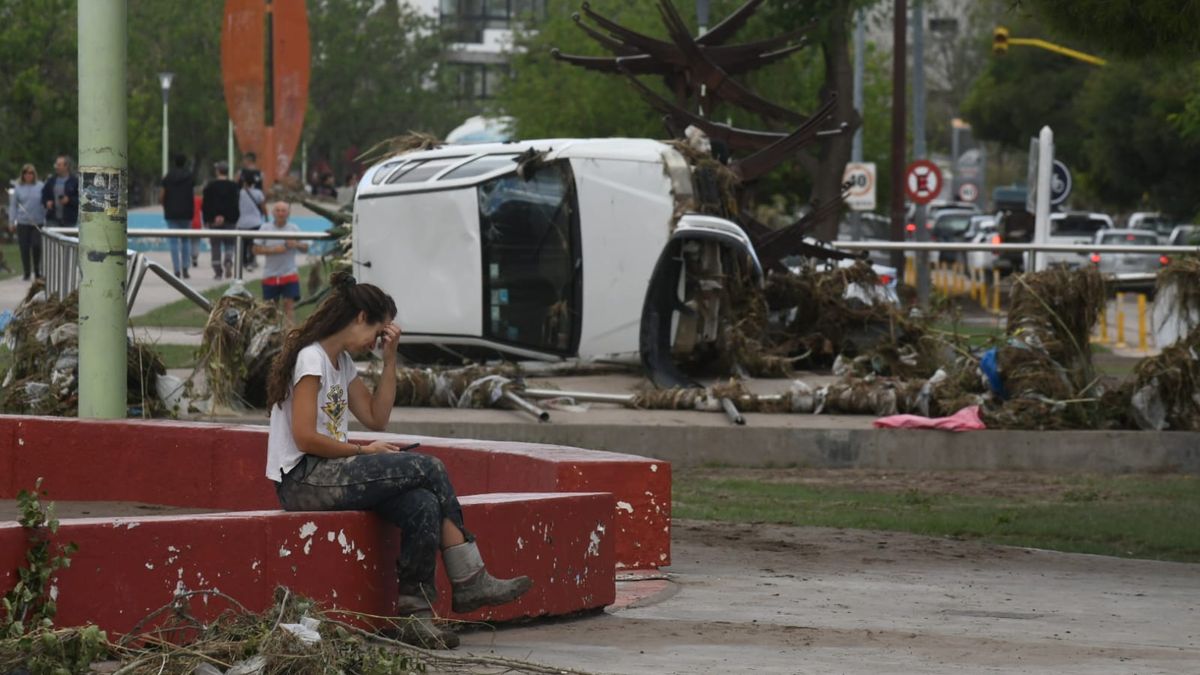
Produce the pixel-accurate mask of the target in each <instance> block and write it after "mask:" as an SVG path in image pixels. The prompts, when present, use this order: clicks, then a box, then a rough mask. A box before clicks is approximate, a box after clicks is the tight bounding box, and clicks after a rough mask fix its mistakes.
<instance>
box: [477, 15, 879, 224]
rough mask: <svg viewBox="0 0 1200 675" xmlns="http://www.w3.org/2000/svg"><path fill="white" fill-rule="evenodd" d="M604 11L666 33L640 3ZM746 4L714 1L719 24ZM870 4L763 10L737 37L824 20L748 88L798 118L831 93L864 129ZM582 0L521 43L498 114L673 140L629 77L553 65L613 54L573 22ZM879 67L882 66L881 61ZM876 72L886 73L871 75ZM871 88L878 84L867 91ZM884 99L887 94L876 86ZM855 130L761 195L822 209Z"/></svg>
mask: <svg viewBox="0 0 1200 675" xmlns="http://www.w3.org/2000/svg"><path fill="white" fill-rule="evenodd" d="M591 4H592V6H593V7H595V9H596V11H598V12H599V13H601V14H604V15H605V16H608V17H610V18H613V19H614V20H616V21H618V22H619V23H621V24H623V25H626V26H628V27H630V28H633V29H635V30H638V31H641V32H645V33H648V34H651V35H659V36H661V35H663V34H664V32H665V31H664V30H663V28H662V25H661V22H660V19H659V17H658V13H657V10H656V8H655V4H654V3H651V2H645V1H635V0H612V1H611V2H603V3H602V2H593V3H591ZM740 4H741V3H740V2H734V1H733V0H728V1H722V2H714V3H713V8H712V12H711V18H712V21H713V22H714V23H715V21H717V20H719V19H720V17H722V16H724V15H725V14H726V13H728V12H730V11H732V10H733V9H734V8H736V7H737V6H738V5H740ZM862 4H870V3H869V2H868V3H864V2H860V1H853V0H820V1H818V2H799V1H796V0H788V1H784V2H777V3H771V4H770V5H764V6H763V8H762V9H760V10H759V13H758V15H757V16H756V17H755V18H754V19H752V20H751V21H750V23H749V24H748V25H747V26H746V27H745V29H744V30H743V31H742V32H740V33H739V34H738V36H737V38H736V39H737V40H738V41H749V40H754V39H761V38H764V37H767V36H769V35H778V34H779V32H781V31H785V30H791V29H793V28H797V27H799V26H802V25H804V24H806V23H807V22H809V21H810V20H813V19H816V20H817V21H818V28H817V30H816V31H815V32H814V35H813V46H812V47H811V48H809V49H806V50H802V51H801V52H800V53H798V54H795V55H793V56H791V57H789V58H788V59H786V60H784V61H783V62H780V63H778V64H774V65H772V66H769V67H768V68H765V69H763V70H761V71H758V72H755V73H752V74H750V75H748V76H746V78H745V81H746V83H747V84H748V85H749V86H750V87H751V88H752V89H754V90H755V91H757V92H759V94H760V95H762V96H764V97H765V98H768V99H770V100H772V101H774V102H776V103H779V104H781V105H784V106H787V107H789V108H792V109H794V110H797V111H801V112H808V111H812V110H814V109H815V108H817V107H818V106H819V105H820V102H821V101H822V100H824V98H825V97H827V96H828V95H829V94H830V93H831V92H837V94H838V106H837V109H836V112H835V118H836V119H838V120H841V121H846V122H849V123H850V125H851V129H853V128H854V127H856V126H857V125H858V123H859V118H858V114H857V113H856V112H855V111H854V109H853V99H852V96H851V82H852V76H853V75H852V72H851V67H850V63H851V62H850V53H849V31H850V26H851V23H850V19H851V12H852V11H853V9H855V8H856V7H858V6H859V5H862ZM676 6H677V7H678V9H679V10H680V11H681V12H682V13H684V15H685V18H687V19H688V20H691V21H693V23H692V25H693V26H694V25H695V23H694V14H690V12H692V11H693V9H694V8H693V7H692V6H691V3H686V2H684V3H681V2H677V3H676ZM577 9H578V2H577V0H551V1H550V2H549V8H548V11H547V19H546V20H545V21H544V22H542V23H539V24H538V25H537V26H536V32H524V33H521V34H519V35H518V37H517V39H516V46H517V48H518V49H517V52H516V53H515V54H514V55H513V73H514V76H513V78H512V79H511V80H509V81H508V82H507V83H506V84H505V86H504V87H503V88H502V90H501V91H500V94H499V96H498V97H497V99H496V102H495V109H494V112H497V113H505V114H509V115H512V116H513V117H515V118H516V131H517V134H518V135H519V136H520V137H522V138H537V137H555V136H584V137H612V136H635V137H651V138H655V137H659V138H661V137H664V136H666V130H665V129H664V127H663V125H662V122H661V120H660V118H659V116H658V114H657V113H655V112H654V111H653V110H651V109H650V107H649V106H648V105H646V104H645V103H644V102H643V101H642V100H641V99H640V98H639V97H638V95H637V93H636V92H635V91H634V90H633V89H632V88H631V87H630V86H629V85H628V84H627V83H626V82H625V81H623V79H622V78H620V77H616V76H613V75H606V74H601V73H593V72H586V71H582V70H580V69H577V68H574V67H571V66H568V65H565V64H563V63H560V62H558V61H556V60H554V59H553V58H552V56H551V49H553V48H559V49H561V50H562V51H563V52H567V53H572V54H585V55H607V53H606V52H605V51H603V50H602V48H601V47H599V46H598V45H596V44H595V43H594V42H593V41H592V40H591V38H589V37H588V36H586V35H585V34H584V33H583V32H582V31H581V30H579V29H578V27H576V26H575V25H574V21H573V20H572V18H571V16H572V14H573V13H574V12H575V11H577ZM876 65H878V64H876ZM871 72H872V75H876V74H878V73H879V69H878V68H877V67H874V68H872V69H871ZM643 81H644V83H645V84H647V85H648V86H651V87H652V88H654V89H655V90H657V91H659V92H660V93H662V94H663V95H664V96H665V97H667V98H668V99H670V98H671V95H670V94H669V93H668V92H666V91H665V90H664V88H663V87H662V85H661V83H660V82H658V81H655V80H652V79H651V78H644V79H643ZM868 89H869V90H870V89H871V87H868ZM875 89H876V91H875V92H873V93H877V91H878V87H876V88H875ZM872 103H877V104H878V105H875V106H873V110H875V111H878V113H879V114H880V116H881V117H882V116H883V115H885V114H886V110H887V104H886V103H884V102H882V101H874V100H873V101H872ZM706 113H707V114H708V115H709V116H710V117H712V118H714V119H718V120H722V121H729V122H731V123H733V124H735V125H737V126H742V127H748V128H755V129H767V130H775V131H786V130H787V129H785V128H782V127H778V126H776V125H773V124H770V123H769V122H764V121H763V120H762V119H759V118H758V117H757V116H755V115H753V114H751V113H748V112H746V111H743V110H739V109H735V108H732V107H731V106H722V107H720V108H718V109H716V110H712V111H706ZM880 130H883V135H884V136H885V137H886V133H887V132H886V130H885V125H884V124H874V125H872V132H873V133H872V136H873V137H872V138H871V139H870V140H869V142H868V143H867V147H868V149H869V150H875V148H873V147H871V146H873V145H875V141H876V140H877V139H876V138H875V137H874V136H875V134H876V132H878V131H880ZM850 141H851V135H850V134H849V133H847V134H845V135H843V136H841V137H837V138H833V139H827V140H823V141H821V142H819V143H818V144H816V145H814V146H813V147H811V148H809V149H806V150H805V151H804V152H802V153H801V154H800V155H799V156H798V158H797V161H798V167H794V166H785V167H782V168H781V169H779V170H778V171H776V172H775V173H773V174H772V175H771V176H770V177H768V178H767V179H765V180H764V181H762V184H760V185H757V186H755V192H756V194H758V195H759V196H762V197H768V196H770V195H772V194H780V193H782V195H783V196H784V197H785V200H786V201H788V202H789V203H792V204H795V203H798V202H807V201H809V200H810V197H811V201H813V202H814V203H823V202H825V201H828V200H830V199H834V198H836V197H837V195H838V194H839V193H840V184H841V178H842V174H843V169H844V166H845V163H846V161H847V160H848V159H849V157H850ZM835 230H836V222H834V221H833V220H832V219H831V221H830V222H829V223H825V224H824V225H823V227H822V228H821V229H820V230H819V232H818V235H819V236H825V237H827V238H832V236H833V234H834V232H835Z"/></svg>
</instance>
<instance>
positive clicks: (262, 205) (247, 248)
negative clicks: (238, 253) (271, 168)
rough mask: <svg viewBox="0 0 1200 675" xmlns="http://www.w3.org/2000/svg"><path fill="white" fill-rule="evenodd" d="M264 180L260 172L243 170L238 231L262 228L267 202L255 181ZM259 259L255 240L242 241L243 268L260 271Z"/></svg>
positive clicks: (239, 194) (240, 178)
mask: <svg viewBox="0 0 1200 675" xmlns="http://www.w3.org/2000/svg"><path fill="white" fill-rule="evenodd" d="M256 179H257V180H262V178H261V177H260V176H258V172H256V171H254V170H252V169H242V173H241V175H240V176H239V180H238V184H239V186H240V188H241V189H240V191H239V192H238V221H237V229H239V230H242V231H246V232H249V231H254V230H257V229H259V228H261V227H262V223H263V216H265V215H267V207H266V201H267V198H266V197H264V196H263V192H262V190H261V189H259V188H257V187H255V180H256ZM257 260H258V258H256V257H255V255H254V240H253V239H243V240H242V267H243V268H244V269H247V270H250V271H251V272H253V271H254V270H256V269H258V264H257Z"/></svg>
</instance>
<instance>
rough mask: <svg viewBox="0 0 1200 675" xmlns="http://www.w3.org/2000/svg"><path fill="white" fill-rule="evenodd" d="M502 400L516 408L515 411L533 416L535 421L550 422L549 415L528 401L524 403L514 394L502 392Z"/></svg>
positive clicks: (523, 400)
mask: <svg viewBox="0 0 1200 675" xmlns="http://www.w3.org/2000/svg"><path fill="white" fill-rule="evenodd" d="M504 400H505V401H508V402H509V403H511V404H513V405H514V406H516V407H517V409H519V410H524V411H525V412H527V413H529V414H530V415H533V416H534V417H536V418H537V421H539V422H549V421H550V413H548V412H546V411H545V410H543V409H541V408H539V407H537V406H536V405H534V404H532V403H530V402H529V401H526V400H525V399H523V398H521V397H520V396H517V395H516V394H514V393H512V392H511V391H506V392H504Z"/></svg>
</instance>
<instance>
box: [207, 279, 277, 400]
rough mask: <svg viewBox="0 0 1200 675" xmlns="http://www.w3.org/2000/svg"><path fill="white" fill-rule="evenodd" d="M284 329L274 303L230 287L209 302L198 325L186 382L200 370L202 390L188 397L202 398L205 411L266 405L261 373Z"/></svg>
mask: <svg viewBox="0 0 1200 675" xmlns="http://www.w3.org/2000/svg"><path fill="white" fill-rule="evenodd" d="M284 331H285V327H284V316H283V313H282V312H281V311H280V310H279V307H278V305H276V304H275V303H272V302H265V301H262V300H258V299H256V298H255V297H254V296H252V295H251V294H250V293H248V292H246V291H245V290H244V289H237V288H231V292H227V293H226V294H225V295H223V296H221V297H220V298H218V299H217V301H216V302H214V303H213V308H212V311H211V312H209V315H208V321H207V322H206V323H205V325H204V333H203V335H202V336H201V345H200V349H199V351H198V353H197V356H198V358H197V364H196V371H195V372H194V373H193V375H192V378H191V382H193V383H194V382H195V373H197V372H201V371H203V373H204V389H205V391H199V392H195V393H194V394H193V396H194V397H198V398H201V399H207V400H208V404H207V408H208V411H209V412H212V411H217V410H222V409H226V410H227V409H230V408H239V407H242V406H249V407H252V408H263V407H266V402H267V376H268V375H270V372H271V364H272V362H273V361H274V360H275V356H276V354H278V353H279V350H280V349H282V348H283V340H284V337H285V333H284ZM193 389H194V386H193Z"/></svg>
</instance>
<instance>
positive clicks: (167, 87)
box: [158, 73, 175, 176]
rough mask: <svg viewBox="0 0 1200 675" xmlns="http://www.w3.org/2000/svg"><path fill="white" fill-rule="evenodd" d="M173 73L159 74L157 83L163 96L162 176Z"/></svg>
mask: <svg viewBox="0 0 1200 675" xmlns="http://www.w3.org/2000/svg"><path fill="white" fill-rule="evenodd" d="M174 77H175V73H159V74H158V81H159V83H160V84H162V94H163V139H162V175H164V176H165V175H167V168H168V165H167V99H168V98H169V97H170V94H171V80H172V79H174Z"/></svg>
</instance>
